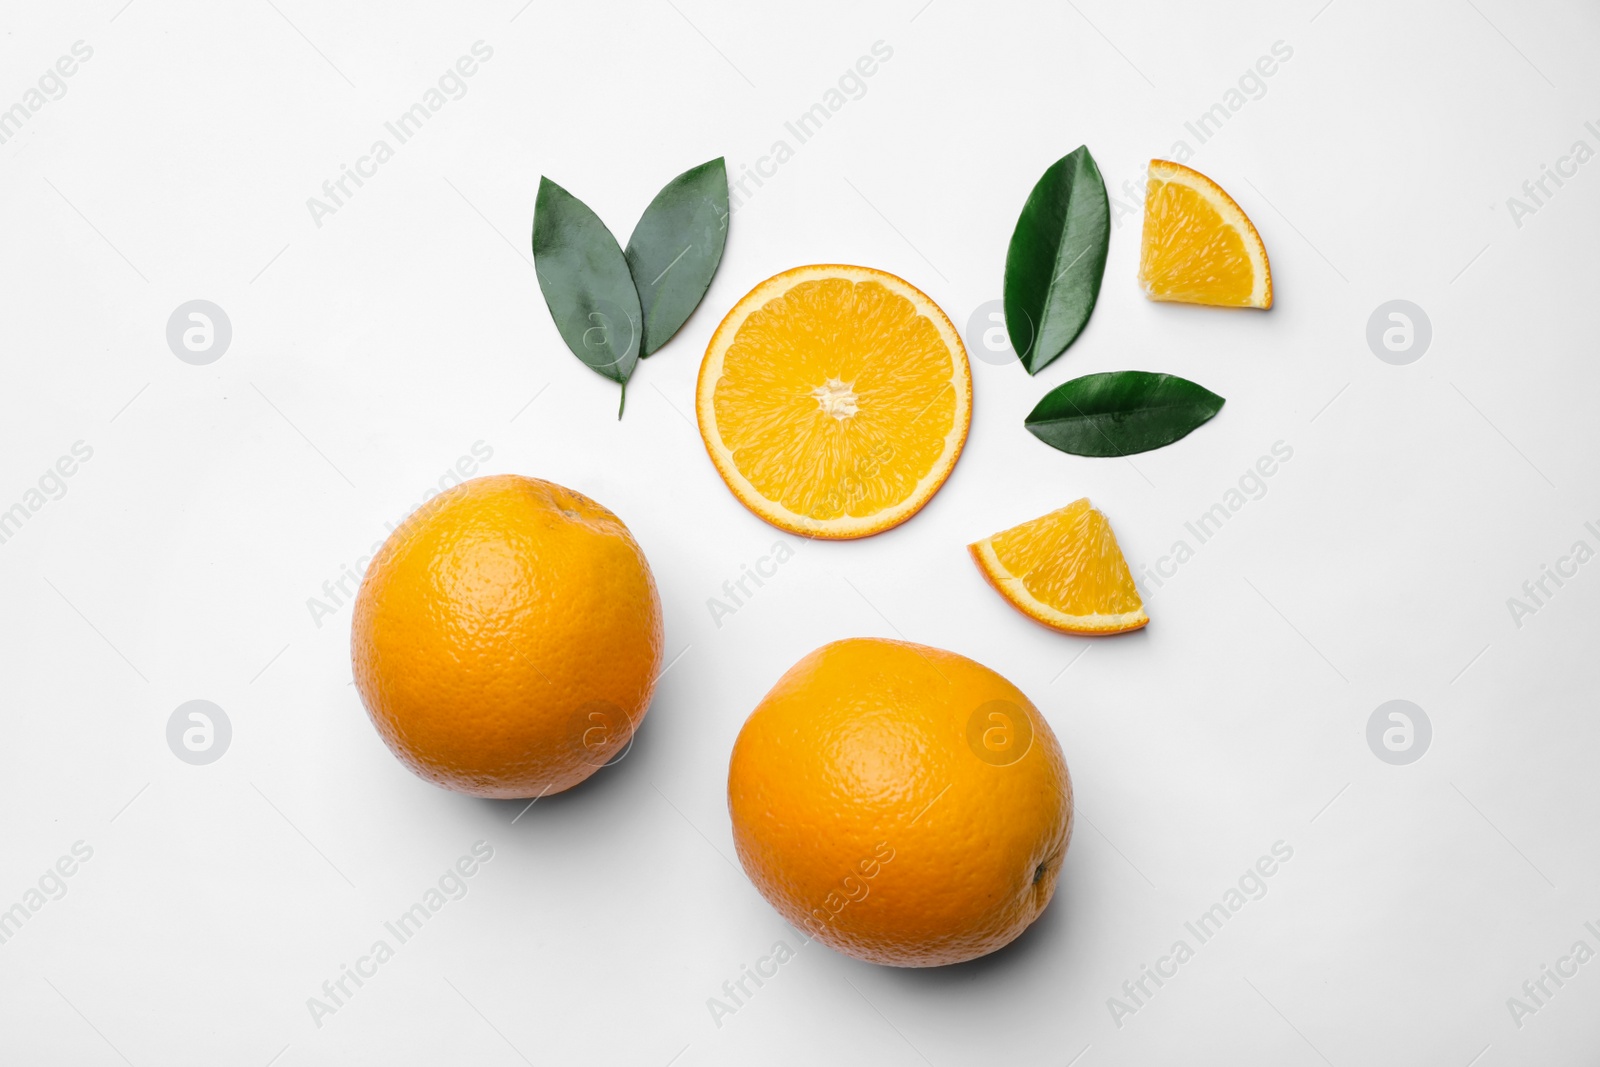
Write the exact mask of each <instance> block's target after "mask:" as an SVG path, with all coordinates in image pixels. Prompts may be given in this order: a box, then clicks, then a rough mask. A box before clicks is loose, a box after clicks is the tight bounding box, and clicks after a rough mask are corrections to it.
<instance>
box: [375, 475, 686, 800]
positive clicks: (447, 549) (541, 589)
mask: <svg viewBox="0 0 1600 1067" xmlns="http://www.w3.org/2000/svg"><path fill="white" fill-rule="evenodd" d="M661 653H662V632H661V600H660V597H659V596H658V595H657V593H656V585H655V579H654V578H653V577H652V576H651V574H650V566H649V564H648V563H647V562H646V561H645V558H644V553H643V552H642V551H641V550H640V548H639V545H638V543H637V542H635V541H634V539H633V535H632V534H630V533H629V532H628V528H627V527H626V526H624V525H623V523H622V520H621V519H619V518H617V517H616V516H615V515H614V514H612V513H611V512H610V511H608V510H607V509H606V508H605V507H603V506H601V505H600V504H597V503H595V502H594V501H593V500H590V499H589V498H588V497H586V496H583V495H582V494H581V493H575V492H573V491H572V490H570V489H566V488H563V487H562V486H559V485H556V484H554V483H552V482H546V481H540V480H539V479H536V478H525V477H521V476H519V475H510V474H505V475H495V476H491V477H486V478H475V479H473V480H471V481H469V482H465V483H463V484H461V485H458V486H455V487H453V488H451V489H450V490H449V491H447V492H445V493H442V494H440V495H439V496H438V497H435V498H434V499H433V500H431V501H429V502H428V503H427V504H424V505H423V506H422V507H421V508H419V509H418V510H417V511H416V512H415V513H414V514H413V515H412V516H411V517H410V518H408V519H407V520H406V522H405V523H404V525H402V526H401V527H400V528H399V529H397V530H395V531H394V533H393V534H392V535H391V536H390V537H389V539H388V541H386V542H385V543H384V546H383V549H382V550H381V551H380V552H379V553H378V555H377V557H376V558H375V559H374V560H373V561H372V565H371V567H369V568H368V570H367V575H366V578H365V579H364V580H363V581H362V583H361V591H360V593H359V594H358V595H357V597H356V604H355V611H354V617H353V620H352V622H351V628H350V656H351V661H352V666H353V668H354V670H355V681H356V689H357V691H358V692H359V693H360V694H361V702H362V703H363V704H364V705H365V706H366V709H367V714H368V715H369V716H370V717H371V718H372V724H373V725H374V726H376V727H377V729H378V733H379V735H380V736H381V737H382V738H383V740H384V743H385V744H387V745H388V746H389V749H390V751H392V752H393V753H394V754H395V756H396V757H398V758H399V759H400V761H401V762H402V763H404V764H405V765H406V766H407V767H409V768H411V770H412V771H414V772H416V774H418V775H419V776H420V777H422V778H425V779H427V780H428V781H430V782H433V783H434V784H435V785H439V786H443V787H444V788H446V789H453V790H456V791H457V792H461V793H469V794H471V795H473V796H480V797H499V798H513V797H537V796H543V795H547V794H550V793H559V792H561V791H562V790H564V789H570V788H572V787H573V786H575V785H577V784H578V783H579V782H581V781H583V780H584V779H585V778H587V777H589V775H591V774H593V773H594V772H595V771H596V770H598V769H599V768H600V767H601V766H602V765H603V764H604V763H605V762H606V761H607V760H609V759H611V758H612V757H614V756H615V755H616V754H617V753H618V752H620V751H622V750H623V748H624V747H625V746H626V745H627V744H628V741H629V739H630V738H631V737H632V736H633V731H634V730H636V729H637V728H638V726H639V723H640V721H641V720H642V719H643V718H644V714H645V712H646V710H648V708H649V706H650V697H651V693H652V692H653V691H654V689H655V683H656V678H657V676H658V675H659V674H660V672H661Z"/></svg>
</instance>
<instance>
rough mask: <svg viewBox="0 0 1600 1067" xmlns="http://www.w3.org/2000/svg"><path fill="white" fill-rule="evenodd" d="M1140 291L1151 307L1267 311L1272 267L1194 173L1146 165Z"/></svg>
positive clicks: (1229, 206) (1227, 201)
mask: <svg viewBox="0 0 1600 1067" xmlns="http://www.w3.org/2000/svg"><path fill="white" fill-rule="evenodd" d="M1139 285H1140V286H1141V287H1143V289H1144V292H1145V295H1146V296H1148V297H1149V298H1150V299H1151V300H1174V301H1178V302H1180V303H1184V304H1212V305H1215V306H1217V307H1241V308H1269V307H1271V306H1272V267H1271V266H1270V265H1269V264H1268V262H1267V249H1266V246H1265V245H1263V244H1262V243H1261V235H1260V234H1258V233H1256V228H1255V226H1253V225H1251V222H1250V219H1249V217H1248V216H1246V215H1245V213H1244V212H1243V211H1242V210H1240V208H1239V205H1238V204H1236V203H1234V201H1233V197H1231V196H1229V195H1228V194H1227V193H1226V192H1224V191H1223V189H1222V186H1220V185H1218V184H1217V183H1216V182H1214V181H1212V180H1211V179H1210V178H1207V177H1206V176H1205V175H1204V174H1201V173H1200V172H1199V171H1197V170H1190V169H1189V168H1188V167H1185V166H1183V165H1182V164H1181V163H1170V162H1168V161H1167V160H1165V159H1152V160H1151V161H1150V181H1149V185H1148V187H1147V190H1146V197H1145V202H1144V239H1143V243H1142V244H1141V245H1140V247H1139Z"/></svg>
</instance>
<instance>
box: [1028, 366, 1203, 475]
mask: <svg viewBox="0 0 1600 1067" xmlns="http://www.w3.org/2000/svg"><path fill="white" fill-rule="evenodd" d="M1224 403H1225V401H1224V400H1223V399H1222V397H1220V396H1218V395H1217V394H1216V393H1213V392H1212V391H1211V390H1209V389H1206V388H1204V387H1202V386H1199V385H1196V384H1195V383H1194V382H1191V381H1189V380H1188V379H1187V378H1179V377H1178V376H1177V375H1175V374H1152V373H1150V372H1149V371H1142V370H1122V371H1110V372H1108V373H1105V374H1087V375H1085V376H1083V377H1082V378H1074V379H1072V381H1070V382H1066V383H1064V384H1062V385H1058V386H1056V387H1055V388H1054V389H1052V390H1050V391H1049V392H1048V393H1046V394H1045V396H1044V399H1043V400H1041V401H1039V406H1038V407H1036V408H1034V409H1033V410H1032V411H1031V412H1029V413H1028V417H1027V418H1026V419H1025V420H1023V425H1025V426H1027V428H1028V430H1029V431H1030V432H1031V433H1032V434H1033V435H1034V436H1035V437H1037V438H1038V439H1039V440H1041V441H1043V442H1044V443H1045V444H1047V445H1049V446H1050V447H1051V448H1059V449H1060V450H1061V451H1063V452H1070V453H1072V454H1073V455H1075V456H1131V455H1133V454H1135V453H1137V452H1148V451H1150V450H1151V449H1152V448H1160V447H1161V446H1162V445H1170V444H1171V443H1172V442H1174V441H1176V440H1177V439H1178V438H1180V437H1183V436H1184V435H1186V434H1188V433H1189V431H1191V430H1193V429H1194V428H1195V427H1197V426H1200V425H1201V424H1203V423H1205V422H1206V421H1207V420H1209V419H1210V418H1211V417H1212V416H1213V415H1215V414H1216V413H1217V412H1219V411H1221V410H1222V405H1223V404H1224Z"/></svg>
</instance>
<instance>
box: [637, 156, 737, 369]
mask: <svg viewBox="0 0 1600 1067" xmlns="http://www.w3.org/2000/svg"><path fill="white" fill-rule="evenodd" d="M727 240H728V169H727V167H726V166H725V165H724V164H723V161H722V157H721V156H718V157H717V158H716V159H713V160H712V161H711V162H709V163H702V164H700V165H699V166H698V167H695V168H694V169H693V170H686V171H684V172H683V173H682V174H680V175H678V176H677V177H676V178H674V179H672V180H671V181H670V182H668V183H667V184H666V187H665V188H663V189H662V190H661V191H660V192H659V193H657V194H656V198H655V199H654V200H652V201H650V206H649V207H647V208H645V209H644V214H643V215H642V216H641V217H640V218H639V224H638V225H637V226H635V227H634V228H633V236H632V237H630V238H628V250H627V253H626V255H627V258H628V270H629V271H631V272H632V274H633V285H634V288H635V289H637V290H638V291H639V306H640V308H641V309H642V310H643V311H644V341H643V344H642V346H641V347H640V349H639V356H640V358H643V357H645V356H648V355H650V354H651V353H652V352H654V351H655V350H656V349H658V348H660V347H661V346H662V345H664V344H666V343H667V341H669V340H670V339H671V338H672V335H673V334H675V333H677V332H678V328H679V327H680V326H682V325H683V324H684V323H685V322H688V321H689V316H690V315H692V314H694V309H695V308H696V307H698V306H699V305H700V301H701V299H702V298H703V297H704V296H705V295H706V290H707V289H708V288H710V286H711V276H712V275H713V274H715V273H717V264H718V263H720V262H722V248H723V245H724V244H726V243H727Z"/></svg>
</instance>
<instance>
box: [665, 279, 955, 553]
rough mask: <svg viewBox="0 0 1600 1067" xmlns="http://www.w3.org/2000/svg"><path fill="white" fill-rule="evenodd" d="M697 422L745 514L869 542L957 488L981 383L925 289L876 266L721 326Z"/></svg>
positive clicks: (757, 307)
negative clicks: (951, 485)
mask: <svg viewBox="0 0 1600 1067" xmlns="http://www.w3.org/2000/svg"><path fill="white" fill-rule="evenodd" d="M695 414H696V415H697V416H698V418H699V421H700V436H701V437H702V438H703V439H704V441H705V445H706V451H707V452H708V453H710V455H711V462H712V463H713V464H715V465H716V468H717V473H719V474H721V475H722V479H723V481H725V482H727V483H728V488H729V489H731V490H733V495H734V496H736V497H738V498H739V501H740V503H742V504H744V506H745V507H747V508H749V509H750V510H751V511H753V512H755V513H756V514H757V515H759V516H760V517H761V518H763V519H765V520H766V521H767V522H770V523H771V524H772V525H774V526H776V527H778V528H779V529H782V530H788V531H789V532H791V533H797V534H803V535H805V536H807V537H822V538H830V539H843V538H851V537H866V536H867V535H869V534H875V533H881V532H882V531H884V530H887V529H889V528H890V527H893V526H898V525H899V524H900V523H902V522H905V521H906V520H907V519H909V518H910V517H911V516H912V515H915V514H916V513H917V511H918V510H920V509H921V508H922V506H923V505H924V504H926V503H927V502H928V500H929V499H930V498H931V497H932V496H933V494H934V493H936V492H938V490H939V487H940V486H941V485H943V484H944V480H945V479H946V478H947V477H949V476H950V470H951V468H952V467H954V466H955V462H956V458H957V457H958V456H960V455H961V447H962V445H964V444H965V443H966V440H967V427H968V425H969V424H970V423H971V421H972V370H971V367H970V366H969V365H968V363H967V350H966V348H965V347H964V346H963V345H962V343H961V336H960V335H959V334H958V333H956V329H955V327H954V326H952V325H951V324H950V320H949V318H947V317H946V316H945V313H944V312H943V311H941V310H939V306H938V305H937V304H935V303H934V302H933V301H932V300H930V299H929V298H928V297H927V295H926V294H924V293H923V292H922V291H921V290H919V289H917V288H916V287H915V286H912V285H911V284H909V283H908V282H905V281H902V280H901V279H899V278H896V277H895V276H894V275H892V274H885V273H884V272H883V271H879V270H872V269H870V268H868V267H848V266H841V265H838V264H825V265H819V266H810V267H796V268H794V269H793V270H788V271H784V272H783V273H782V274H779V275H776V276H774V277H772V278H768V279H767V280H766V281H764V282H762V283H761V284H760V285H758V286H756V287H755V288H754V289H752V290H751V291H750V292H749V293H748V294H747V295H746V296H745V297H744V299H742V300H740V301H739V302H738V303H737V304H735V305H734V307H733V310H732V311H730V312H728V315H727V317H726V318H724V319H723V320H722V325H720V326H718V327H717V332H716V333H715V334H714V335H713V336H712V338H711V344H710V345H709V346H708V347H707V348H706V357H705V361H704V362H703V363H701V364H700V381H699V385H698V386H697V388H696V390H695Z"/></svg>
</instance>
